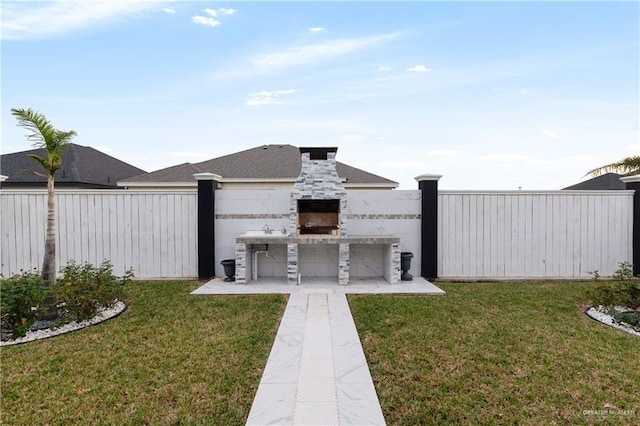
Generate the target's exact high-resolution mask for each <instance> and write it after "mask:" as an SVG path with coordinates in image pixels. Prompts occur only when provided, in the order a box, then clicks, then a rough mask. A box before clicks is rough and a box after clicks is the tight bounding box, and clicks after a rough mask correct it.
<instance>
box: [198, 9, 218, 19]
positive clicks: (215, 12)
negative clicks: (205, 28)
mask: <svg viewBox="0 0 640 426" xmlns="http://www.w3.org/2000/svg"><path fill="white" fill-rule="evenodd" d="M202 11H203V12H204V13H206V14H208V15H211V16H213V17H214V18H215V17H216V16H218V11H217V10H215V9H209V8H206V9H202Z"/></svg>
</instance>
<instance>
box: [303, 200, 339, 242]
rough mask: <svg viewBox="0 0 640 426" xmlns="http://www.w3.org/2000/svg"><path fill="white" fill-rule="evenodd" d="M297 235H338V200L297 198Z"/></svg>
mask: <svg viewBox="0 0 640 426" xmlns="http://www.w3.org/2000/svg"><path fill="white" fill-rule="evenodd" d="M297 228H298V235H332V236H340V200H298V227H297Z"/></svg>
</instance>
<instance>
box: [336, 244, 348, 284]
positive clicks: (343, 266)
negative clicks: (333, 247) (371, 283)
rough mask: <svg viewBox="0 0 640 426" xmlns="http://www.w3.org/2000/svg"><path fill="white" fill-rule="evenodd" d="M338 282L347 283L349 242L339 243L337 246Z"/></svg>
mask: <svg viewBox="0 0 640 426" xmlns="http://www.w3.org/2000/svg"><path fill="white" fill-rule="evenodd" d="M338 283H339V284H340V285H347V284H349V243H340V247H339V248H338Z"/></svg>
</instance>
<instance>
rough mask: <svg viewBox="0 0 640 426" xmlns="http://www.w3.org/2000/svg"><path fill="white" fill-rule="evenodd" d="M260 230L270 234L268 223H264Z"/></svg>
mask: <svg viewBox="0 0 640 426" xmlns="http://www.w3.org/2000/svg"><path fill="white" fill-rule="evenodd" d="M262 230H263V231H264V233H265V234H269V235H271V228H269V224H268V223H267V224H266V225H264V227H263V228H262Z"/></svg>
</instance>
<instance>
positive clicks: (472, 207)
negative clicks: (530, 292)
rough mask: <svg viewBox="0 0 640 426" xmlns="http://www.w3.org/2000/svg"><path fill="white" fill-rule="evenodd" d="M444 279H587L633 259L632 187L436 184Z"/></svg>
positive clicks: (612, 269) (441, 263) (439, 264)
mask: <svg viewBox="0 0 640 426" xmlns="http://www.w3.org/2000/svg"><path fill="white" fill-rule="evenodd" d="M438 197H439V198H438V226H439V230H438V235H439V238H438V253H439V263H438V271H439V276H440V277H442V278H469V279H477V278H487V279H489V278H588V277H590V275H589V272H590V271H595V270H598V271H599V273H600V274H601V275H603V276H609V275H611V274H613V272H614V271H615V270H616V269H617V268H618V262H621V261H629V262H631V260H632V236H631V235H632V227H633V191H548V192H543V191H499V192H485V191H482V192H461V191H441V192H440V193H439V195H438Z"/></svg>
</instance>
